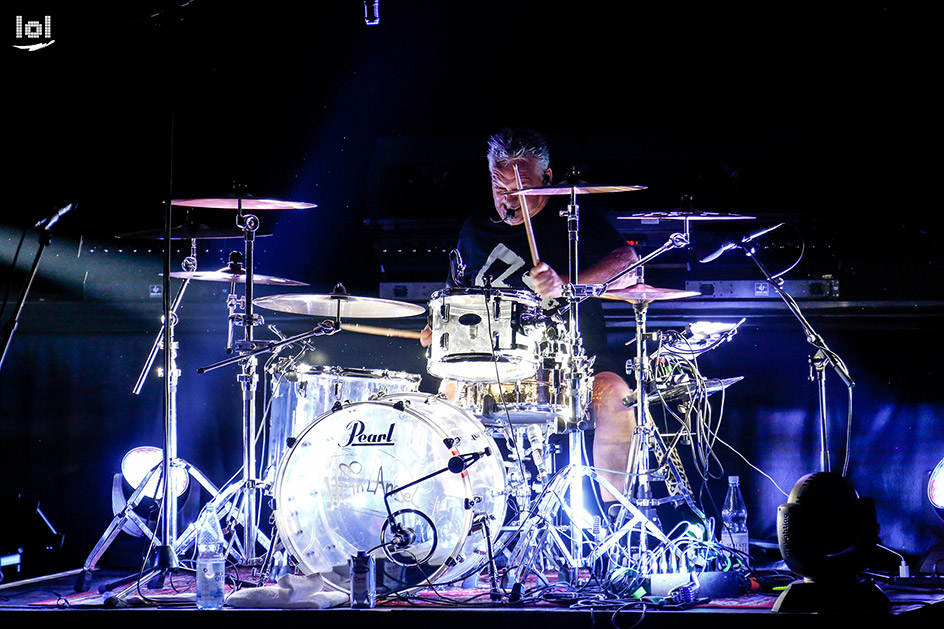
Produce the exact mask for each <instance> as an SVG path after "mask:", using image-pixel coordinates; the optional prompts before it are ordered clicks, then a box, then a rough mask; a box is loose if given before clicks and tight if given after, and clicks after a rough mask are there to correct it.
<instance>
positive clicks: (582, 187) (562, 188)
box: [506, 183, 648, 197]
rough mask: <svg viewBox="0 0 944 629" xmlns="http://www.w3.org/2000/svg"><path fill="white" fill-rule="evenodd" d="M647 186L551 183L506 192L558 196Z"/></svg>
mask: <svg viewBox="0 0 944 629" xmlns="http://www.w3.org/2000/svg"><path fill="white" fill-rule="evenodd" d="M647 188H648V186H600V185H590V184H583V183H581V184H573V185H568V184H566V183H562V184H558V185H552V186H542V187H540V188H524V189H522V190H513V191H511V192H507V193H506V194H508V195H509V196H515V197H518V196H524V197H530V196H555V195H557V196H559V195H568V196H570V195H574V194H605V193H609V192H633V191H635V190H646V189H647Z"/></svg>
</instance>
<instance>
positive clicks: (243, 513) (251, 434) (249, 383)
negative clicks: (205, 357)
mask: <svg viewBox="0 0 944 629" xmlns="http://www.w3.org/2000/svg"><path fill="white" fill-rule="evenodd" d="M239 224H240V226H241V227H242V228H243V229H244V232H245V234H246V237H245V242H246V255H245V261H246V269H245V270H246V300H245V301H246V303H245V306H244V312H245V314H242V315H240V314H238V313H237V314H233V313H232V306H231V305H230V310H231V314H230V321H231V322H235V324H236V325H242V326H243V327H244V338H243V340H242V341H236V342H235V343H233V344H232V347H231V348H230V347H227V351H231V350H235V351H236V352H237V355H235V356H231V357H230V358H227V359H224V360H221V361H219V362H217V363H214V364H212V365H208V366H206V367H201V368H199V369H198V370H197V373H201V374H202V373H207V372H208V371H212V370H214V369H218V368H220V367H224V366H227V365H231V364H233V363H239V364H240V367H241V370H240V373H239V376H238V380H239V382H240V385H241V387H242V391H243V467H242V474H241V479H239V480H238V481H234V482H233V483H230V484H229V485H227V486H225V487H224V488H223V489H222V490H221V491H220V492H219V495H218V496H217V498H215V500H216V503H217V504H216V506H215V508H216V510H217V513H222V512H226V511H228V510H229V508H228V507H227V504H228V501H229V499H230V498H232V497H233V496H236V497H237V498H236V505H235V507H236V508H235V511H236V514H237V515H236V518H237V523H240V522H241V523H242V527H243V531H242V532H243V535H242V543H241V549H242V553H243V555H242V557H241V561H243V562H244V563H245V565H247V566H253V567H258V566H262V565H263V564H264V563H265V561H266V557H267V555H268V553H266V554H264V555H261V556H260V555H258V554H256V546H257V544H261V545H263V546H269V545H270V540H269V539H268V538H267V537H266V536H265V534H264V533H262V532H261V531H259V528H258V525H257V522H256V518H257V515H258V510H257V501H256V494H257V492H258V491H260V490H262V489H264V488H265V487H264V485H265V482H264V481H262V480H260V479H258V478H256V476H257V470H256V446H255V436H256V408H255V406H256V405H255V395H256V388H257V386H256V385H257V382H258V375H257V373H256V367H257V364H258V360H257V358H256V357H257V356H258V355H259V354H262V353H264V352H272V351H276V350H279V349H280V348H282V347H283V346H286V345H291V344H292V343H297V342H300V341H304V340H307V339H309V338H312V337H315V336H325V335H330V334H334V333H336V332H338V331H340V329H341V324H340V307H341V306H340V303H341V301H340V300H339V302H338V313H339V315H338V317H337V318H336V319H335V320H333V321H332V320H327V321H323V322H322V323H321V324H319V325H318V326H316V327H315V328H314V329H313V330H311V331H309V332H304V333H302V334H297V335H295V336H290V337H284V338H281V339H280V340H279V341H265V340H257V339H255V338H253V330H252V328H253V326H255V325H262V323H263V322H262V317H261V316H258V315H255V314H253V312H252V311H253V303H252V268H253V263H252V260H253V240H254V239H253V235H254V232H255V230H256V229H257V228H258V220H257V219H256V217H254V216H251V215H243V214H242V212H241V210H240V214H239ZM228 303H230V302H228Z"/></svg>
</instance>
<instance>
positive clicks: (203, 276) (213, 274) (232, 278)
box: [161, 266, 308, 286]
mask: <svg viewBox="0 0 944 629" xmlns="http://www.w3.org/2000/svg"><path fill="white" fill-rule="evenodd" d="M161 275H163V273H161ZM170 276H171V277H176V278H179V279H185V280H197V281H199V282H226V283H229V284H232V283H233V282H235V283H237V284H245V283H246V271H245V270H244V269H243V268H241V267H240V268H233V267H232V266H228V267H226V268H223V269H220V270H219V271H176V272H173V273H171V274H170ZM252 283H253V284H260V285H266V286H308V284H306V283H305V282H299V281H296V280H288V279H285V278H282V277H273V276H271V275H259V274H255V273H254V274H253V276H252Z"/></svg>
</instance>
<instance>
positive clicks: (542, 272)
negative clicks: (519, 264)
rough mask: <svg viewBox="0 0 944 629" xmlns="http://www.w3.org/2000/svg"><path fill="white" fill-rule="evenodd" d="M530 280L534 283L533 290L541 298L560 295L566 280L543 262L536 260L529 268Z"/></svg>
mask: <svg viewBox="0 0 944 629" xmlns="http://www.w3.org/2000/svg"><path fill="white" fill-rule="evenodd" d="M531 281H532V282H533V283H534V292H536V293H537V294H538V295H540V296H541V297H542V298H548V297H550V298H556V297H560V296H561V293H562V291H563V288H564V284H566V283H567V281H566V280H565V279H564V278H562V277H561V276H560V275H558V274H557V271H555V270H554V269H552V268H551V267H549V266H548V265H547V264H545V263H544V262H538V263H537V265H536V266H535V267H534V268H533V269H531Z"/></svg>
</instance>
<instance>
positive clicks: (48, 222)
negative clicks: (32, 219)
mask: <svg viewBox="0 0 944 629" xmlns="http://www.w3.org/2000/svg"><path fill="white" fill-rule="evenodd" d="M71 209H72V204H71V203H70V204H69V205H67V206H65V207H64V208H62V209H60V210H58V211H57V212H56V213H55V214H53V215H52V216H50V217H48V218H44V219H43V220H41V221H39V222H38V223H36V224H35V225H33V229H36V228H37V227H40V226H43V229H45V230H46V231H49V228H50V227H52V226H53V225H55V224H56V223H57V222H58V221H59V219H60V218H62V217H63V216H65V215H66V214H68V213H69V211H70V210H71Z"/></svg>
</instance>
